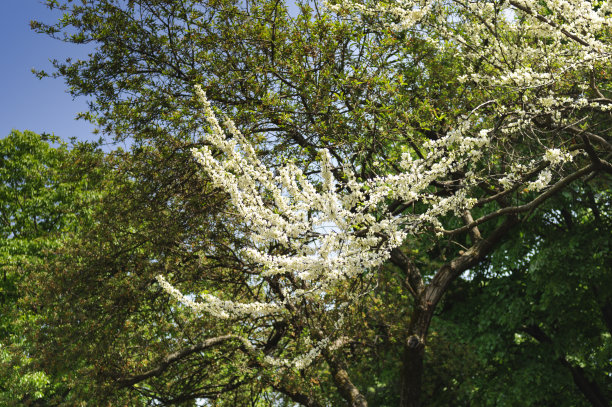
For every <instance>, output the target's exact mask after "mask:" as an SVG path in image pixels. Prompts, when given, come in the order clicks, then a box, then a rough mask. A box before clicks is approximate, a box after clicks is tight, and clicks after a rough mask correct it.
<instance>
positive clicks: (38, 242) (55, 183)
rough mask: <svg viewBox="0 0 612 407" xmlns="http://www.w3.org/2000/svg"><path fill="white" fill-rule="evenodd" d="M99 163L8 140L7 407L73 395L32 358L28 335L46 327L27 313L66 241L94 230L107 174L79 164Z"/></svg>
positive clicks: (53, 141)
mask: <svg viewBox="0 0 612 407" xmlns="http://www.w3.org/2000/svg"><path fill="white" fill-rule="evenodd" d="M87 156H89V157H91V159H94V158H96V157H99V154H98V153H97V152H96V151H95V150H92V149H90V148H89V147H86V146H75V148H74V149H73V150H69V149H68V148H67V146H66V145H65V144H64V143H62V142H61V140H59V138H57V137H55V136H49V135H43V136H39V135H37V134H35V133H32V132H30V131H25V132H19V131H16V130H14V131H12V132H11V134H9V135H8V137H5V138H3V139H1V140H0V214H1V215H0V216H1V219H0V221H1V223H0V270H1V271H2V280H1V281H0V306H1V307H2V308H1V312H0V338H2V340H1V342H0V361H1V363H0V403H2V404H4V405H21V403H25V404H27V403H31V402H33V401H34V400H38V401H37V402H42V401H44V400H47V401H49V400H50V399H52V398H53V397H54V396H55V395H56V394H60V393H62V392H63V391H64V390H65V387H64V386H63V384H62V382H61V380H59V379H58V378H57V377H52V376H49V375H48V374H47V373H46V372H45V371H44V370H41V369H40V367H39V366H37V364H36V362H37V361H35V360H34V358H33V357H32V351H31V342H30V341H28V340H27V338H26V336H25V332H26V331H27V330H28V329H29V328H30V327H35V326H36V324H37V323H38V322H39V319H38V315H37V312H36V309H32V308H30V307H27V306H24V304H23V303H22V302H21V301H22V300H24V299H25V297H24V294H25V292H26V291H27V290H30V289H34V288H35V287H31V286H29V285H30V284H31V282H32V281H31V280H30V278H31V273H32V272H33V271H34V272H35V271H36V270H37V269H38V268H39V267H41V266H42V265H43V264H44V262H45V259H46V258H47V256H48V254H49V253H52V252H53V251H55V250H58V249H59V248H60V247H61V245H62V244H63V242H64V241H65V235H66V234H69V233H73V232H75V231H76V230H77V229H79V228H81V227H83V226H84V225H85V224H86V223H87V217H88V213H89V212H90V208H89V207H88V205H89V204H90V203H91V201H92V200H93V199H95V198H96V197H97V196H98V192H97V191H96V190H94V189H93V188H94V185H95V184H96V183H98V181H99V174H96V173H95V172H89V173H88V174H87V175H85V172H84V170H85V169H84V168H82V164H79V162H78V161H80V160H85V159H87V158H86V157H87Z"/></svg>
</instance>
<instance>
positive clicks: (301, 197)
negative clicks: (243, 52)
mask: <svg viewBox="0 0 612 407" xmlns="http://www.w3.org/2000/svg"><path fill="white" fill-rule="evenodd" d="M331 7H332V8H333V9H335V10H337V11H338V12H340V13H344V12H353V11H355V12H357V13H360V14H361V16H362V17H363V23H364V24H382V25H383V26H385V27H388V28H389V29H392V30H401V31H405V30H415V31H419V32H420V33H421V35H423V36H424V37H425V38H426V39H427V40H428V41H432V42H434V43H437V44H438V46H440V47H455V49H456V50H457V58H459V59H460V60H461V61H462V63H463V64H464V65H465V66H469V67H470V68H469V69H468V71H467V73H466V74H465V75H463V76H462V77H459V78H457V81H458V83H463V82H471V83H474V84H476V85H477V87H478V88H479V89H481V92H482V93H483V94H485V95H487V97H488V100H485V101H483V103H481V104H480V105H479V106H477V107H475V108H474V109H472V110H471V111H466V112H463V113H462V114H459V115H456V117H454V118H453V121H452V123H453V126H452V128H450V129H449V130H448V132H446V134H444V135H443V136H442V137H439V138H436V139H434V140H430V141H427V142H425V143H423V144H422V145H420V146H417V147H415V146H412V145H405V146H400V147H399V148H401V149H402V155H401V159H400V160H399V162H398V163H397V166H396V168H394V170H391V171H389V170H385V169H381V171H380V173H377V174H374V175H373V176H371V177H369V178H367V179H364V178H362V177H360V173H359V168H355V167H354V166H353V165H351V161H350V157H348V156H344V155H342V153H339V152H338V151H336V153H335V154H334V155H333V156H332V155H331V154H330V153H329V151H327V150H325V149H323V150H321V151H320V153H319V154H320V155H319V157H320V158H319V161H318V163H317V165H316V168H315V169H314V170H312V171H306V170H305V169H302V168H299V166H298V165H296V164H295V163H292V162H291V161H290V160H288V161H286V162H284V163H282V164H279V165H278V166H277V167H276V168H275V169H274V170H272V169H270V168H268V167H267V166H266V165H265V164H263V163H262V161H260V160H259V159H258V157H257V151H256V150H255V149H254V148H253V146H252V144H251V143H250V142H249V141H248V140H246V139H245V138H244V137H243V136H242V135H241V133H240V131H239V130H238V129H237V128H236V127H235V125H234V124H233V122H232V121H231V120H229V119H228V120H225V121H224V125H223V126H221V125H220V124H219V122H218V121H217V118H216V114H215V113H214V111H213V110H212V109H211V107H210V104H209V103H208V101H207V99H206V96H205V94H204V93H203V92H202V91H201V90H198V95H199V98H200V100H201V101H202V103H203V105H204V110H205V115H206V117H207V120H208V131H207V133H208V134H207V137H206V139H205V140H206V142H207V143H209V144H210V145H209V146H204V147H202V148H196V149H194V150H193V155H194V157H195V159H196V160H197V161H198V162H199V163H200V165H201V166H202V167H203V170H204V172H205V173H206V174H207V175H208V176H209V177H210V178H211V180H212V182H213V184H214V185H216V186H217V187H218V188H220V189H221V190H223V191H225V192H226V193H227V194H228V195H229V197H230V199H231V202H232V208H233V210H234V211H235V212H236V213H237V214H238V215H239V216H240V217H241V218H242V219H243V222H244V225H245V228H246V233H247V241H248V244H246V245H245V246H244V247H240V248H238V250H239V253H240V254H239V256H240V258H241V259H243V261H244V264H245V270H244V271H243V272H245V273H249V275H250V278H249V285H250V286H252V290H253V294H252V298H251V301H248V302H245V301H240V302H239V301H232V300H231V299H228V298H227V297H226V295H225V294H224V293H223V292H220V293H216V295H215V294H214V293H213V294H211V293H204V294H201V295H199V299H198V300H197V301H194V300H193V298H192V297H190V296H185V295H184V294H182V293H181V292H179V291H178V290H176V289H175V288H174V287H173V286H172V285H171V284H170V283H168V282H167V281H166V279H165V278H164V277H162V276H160V277H159V282H160V284H161V285H162V286H163V287H164V288H165V289H166V290H167V291H168V292H169V293H171V294H172V295H173V296H175V297H176V298H177V299H178V300H179V301H180V302H182V303H183V304H185V305H188V306H189V307H191V308H192V309H193V310H194V311H195V312H197V313H202V314H208V315H210V316H212V317H215V318H222V319H230V320H241V319H250V320H264V319H266V318H270V319H272V320H275V321H278V320H282V321H286V323H287V324H290V325H293V326H298V327H304V326H308V327H309V329H308V334H307V335H306V336H305V337H301V338H300V339H299V341H303V344H302V346H301V348H302V349H301V350H300V351H299V352H292V351H293V349H292V346H294V345H292V344H291V342H286V343H283V342H281V344H280V346H278V347H277V349H274V350H271V351H268V352H264V353H263V355H262V358H263V359H262V362H261V363H263V364H269V365H271V366H278V367H279V368H281V369H282V368H287V369H290V368H297V369H303V368H305V367H306V366H308V365H309V364H310V363H312V361H313V360H315V359H317V358H324V359H325V360H326V362H327V363H328V365H329V366H330V369H331V370H332V373H333V377H334V381H335V383H336V386H337V387H338V389H339V391H340V393H341V394H342V395H343V397H344V398H345V399H346V400H347V402H348V403H349V404H350V405H359V406H365V405H367V401H366V398H365V397H364V395H363V394H362V393H361V392H360V391H359V389H357V388H356V387H355V386H354V384H353V383H352V382H351V380H350V377H349V375H348V373H347V372H346V370H345V369H344V368H343V363H342V360H341V358H340V357H339V356H338V355H342V351H341V349H342V348H343V347H344V346H346V345H347V344H349V343H350V341H351V338H350V337H346V336H345V335H344V332H345V330H344V329H343V316H344V315H345V313H346V312H347V311H346V310H347V309H350V308H351V306H353V305H354V304H356V303H359V302H360V301H367V300H368V293H369V290H371V287H372V285H373V283H374V281H375V278H376V275H377V270H379V269H380V268H381V267H382V266H383V264H384V263H385V262H387V261H391V262H393V263H394V264H395V265H397V266H399V267H401V268H402V269H403V270H404V272H405V275H406V280H405V289H406V290H407V292H408V293H410V296H411V297H412V300H413V302H414V304H413V308H412V312H411V315H410V322H409V324H408V326H407V327H406V329H407V330H408V335H407V338H406V341H405V344H404V348H405V349H404V352H405V355H404V357H403V361H402V364H403V367H402V369H403V372H402V373H403V379H402V386H401V392H402V396H401V401H400V404H401V405H418V403H419V401H418V399H419V390H420V389H419V387H420V381H421V375H422V361H423V352H424V347H425V345H426V339H427V334H428V328H429V325H430V323H431V319H432V316H433V312H434V310H435V308H436V306H437V304H438V303H439V301H440V300H441V298H442V296H443V294H444V293H445V291H446V290H447V289H448V287H449V285H450V284H451V283H452V281H453V280H454V279H456V278H457V277H458V276H460V275H461V274H462V273H463V272H464V271H466V270H467V269H469V268H470V267H473V266H475V265H476V264H477V263H478V262H479V261H481V260H482V259H483V258H485V256H487V255H488V254H489V253H490V252H491V251H492V250H493V248H494V246H495V245H496V244H498V243H499V242H501V241H503V239H504V238H505V237H506V236H508V233H509V231H510V230H511V229H512V227H515V226H517V225H518V224H520V222H521V220H522V219H523V217H524V214H527V213H529V212H531V211H533V210H535V209H536V208H537V207H538V206H539V205H541V204H542V203H543V202H545V201H546V200H547V199H548V198H550V197H551V196H554V195H555V194H557V193H559V192H560V191H562V190H563V189H564V188H566V187H567V186H568V185H569V184H571V183H572V182H575V181H578V180H580V179H583V178H585V177H593V176H604V177H605V176H608V175H607V174H609V173H610V172H611V169H612V167H611V166H610V164H609V163H608V161H607V156H608V155H609V152H610V147H611V146H610V144H609V143H608V136H607V133H606V131H607V130H606V123H607V122H608V120H609V118H608V117H609V111H610V108H611V105H610V101H611V100H610V99H608V98H607V97H606V96H605V93H607V87H608V83H606V81H605V70H606V69H607V67H608V60H609V56H610V54H609V45H608V43H607V41H606V40H607V35H608V24H609V17H608V13H609V11H608V7H609V6H608V4H607V3H602V4H600V5H593V4H591V3H582V2H573V3H569V2H559V3H551V4H548V3H547V4H546V5H542V4H539V3H537V4H529V3H524V2H520V3H519V2H509V3H507V4H505V3H499V4H498V3H487V4H470V3H461V2H457V3H452V4H451V5H448V4H445V3H444V4H441V3H436V2H430V3H414V4H413V3H411V2H405V3H400V4H374V5H360V4H355V3H350V4H341V5H334V6H331ZM381 14H382V15H383V16H385V17H386V18H388V20H385V19H383V21H374V22H372V21H371V20H372V17H373V16H376V15H381ZM600 82H601V83H600ZM600 174H602V175H600ZM428 231H430V232H433V233H435V234H436V235H437V236H438V237H439V238H440V239H444V238H447V239H453V238H454V237H456V236H459V235H461V234H464V233H465V234H468V235H469V239H468V240H466V242H467V245H465V248H464V250H462V251H460V252H458V255H457V256H456V257H455V258H453V259H450V260H448V261H447V262H445V263H444V264H442V265H441V266H440V267H439V268H438V269H437V270H435V271H434V272H433V273H431V274H429V275H428V276H427V278H423V274H422V272H421V271H420V270H419V269H418V268H417V267H416V266H415V264H414V262H413V261H412V260H411V258H410V256H409V255H408V254H407V251H408V250H409V247H405V245H404V243H405V242H406V241H407V240H409V238H410V237H415V236H419V235H422V234H425V233H427V232H428ZM310 309H318V310H324V312H325V313H326V314H327V315H329V317H330V318H331V321H329V323H328V324H318V323H317V321H308V315H309V314H310V313H311V312H310V311H309V310H310ZM332 316H333V317H332ZM234 339H235V340H236V341H238V342H239V343H240V344H241V346H243V347H244V349H245V352H247V353H249V352H255V353H256V352H257V351H258V350H257V347H256V346H254V345H253V344H252V343H251V342H250V341H249V337H248V336H240V335H238V336H236V337H235V338H234ZM304 346H305V349H304Z"/></svg>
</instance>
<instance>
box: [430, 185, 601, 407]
mask: <svg viewBox="0 0 612 407" xmlns="http://www.w3.org/2000/svg"><path fill="white" fill-rule="evenodd" d="M611 209H612V208H611V207H610V189H609V184H601V183H594V184H593V185H584V186H580V187H576V188H574V189H573V190H570V191H568V192H567V193H564V194H563V195H562V196H559V197H558V198H557V199H555V200H554V201H553V202H551V203H550V204H549V205H547V206H546V207H545V208H543V210H541V211H539V212H538V213H537V214H535V215H534V216H533V217H532V218H531V219H530V221H529V223H528V224H527V225H525V226H526V227H525V228H524V229H523V230H522V231H521V232H520V233H517V234H516V235H515V236H514V238H513V239H510V240H509V241H508V242H506V243H505V244H504V246H503V247H502V248H500V250H498V251H497V252H496V253H495V255H494V256H493V257H492V258H491V261H490V262H488V263H486V264H484V265H482V266H481V267H480V268H479V271H477V272H475V273H474V274H472V276H471V277H472V279H471V280H468V281H464V282H463V283H462V287H463V288H457V289H456V290H454V291H453V292H451V293H450V294H449V297H447V299H446V305H445V309H444V312H443V314H442V316H441V319H440V320H439V321H437V322H436V323H435V325H436V326H440V327H441V328H442V329H446V330H448V329H449V328H452V330H453V331H454V332H453V333H452V335H451V336H450V337H451V338H454V340H455V341H457V343H459V344H460V345H459V346H461V347H465V348H466V349H470V353H471V354H472V358H475V359H476V361H477V364H476V368H475V369H474V370H473V371H472V373H471V375H470V376H469V379H468V381H469V382H471V383H472V386H473V387H471V388H467V389H464V391H466V395H465V396H464V398H465V399H466V400H469V403H472V404H474V405H483V406H489V405H490V406H505V405H507V406H513V405H517V404H520V405H524V406H540V405H559V406H583V405H584V406H586V405H590V404H589V402H588V397H589V396H591V395H593V394H600V395H601V396H600V397H601V398H600V399H599V400H606V399H609V398H610V396H611V394H612V381H611V380H610V377H611V372H612V365H611V364H610V360H612V359H611V357H612V337H611V329H610V328H612V324H610V322H612V320H611V319H610V316H611V315H612V314H610V310H611V308H610V304H611V302H610V301H611V300H612V290H611V287H612V268H611V267H610V265H611V261H612V258H611V257H610V254H611V251H610V248H611V246H610V238H609V237H610V235H611V233H612V211H611ZM582 379H584V381H585V383H586V384H584V383H581V382H580V381H581V380H582ZM593 405H598V404H593Z"/></svg>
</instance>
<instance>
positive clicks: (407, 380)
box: [400, 304, 434, 407]
mask: <svg viewBox="0 0 612 407" xmlns="http://www.w3.org/2000/svg"><path fill="white" fill-rule="evenodd" d="M433 310H434V306H433V304H429V305H426V304H420V305H419V304H417V305H416V306H415V310H414V312H413V314H412V320H411V322H410V328H409V336H408V339H407V340H406V343H404V355H403V359H402V369H403V370H402V382H401V385H402V388H401V396H400V407H420V405H421V386H422V383H423V358H424V357H425V341H426V339H427V331H428V330H429V324H430V323H431V317H432V316H433Z"/></svg>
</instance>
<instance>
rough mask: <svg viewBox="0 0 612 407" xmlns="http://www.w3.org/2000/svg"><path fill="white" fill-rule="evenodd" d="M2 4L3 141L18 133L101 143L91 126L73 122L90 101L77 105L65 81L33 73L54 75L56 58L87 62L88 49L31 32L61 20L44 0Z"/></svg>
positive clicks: (3, 1)
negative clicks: (34, 24)
mask: <svg viewBox="0 0 612 407" xmlns="http://www.w3.org/2000/svg"><path fill="white" fill-rule="evenodd" d="M0 4H1V5H0V51H1V55H2V58H1V59H0V92H1V95H2V96H1V97H0V137H5V136H7V135H8V134H9V132H10V131H11V129H17V130H32V131H35V132H37V133H41V132H47V133H55V134H56V135H58V136H60V137H61V138H63V139H68V138H70V137H77V138H78V139H81V140H93V139H97V138H98V136H95V135H93V134H92V131H93V129H94V127H93V126H92V125H91V124H89V123H87V122H84V121H82V120H79V121H76V120H74V118H75V116H76V114H77V113H78V112H81V111H84V110H86V109H87V105H86V100H85V99H83V98H78V99H75V100H73V99H72V96H70V95H69V94H68V93H67V92H66V90H67V87H66V85H65V84H64V82H63V81H62V80H61V79H53V78H45V79H42V80H39V79H37V78H36V77H35V76H34V74H32V72H31V70H32V68H36V69H47V70H51V69H50V68H51V63H50V62H49V60H50V59H53V58H57V59H60V60H61V59H65V58H66V57H73V58H78V57H79V56H80V57H84V56H86V55H87V48H85V47H82V46H76V45H72V44H65V43H62V42H60V41H57V40H53V39H51V38H48V37H46V36H44V35H41V34H36V33H35V32H33V31H32V30H30V21H31V20H40V21H44V22H49V23H50V22H53V21H55V20H56V19H57V17H58V16H59V14H58V13H57V12H52V11H50V10H49V9H48V8H47V7H46V6H44V5H43V4H42V0H0Z"/></svg>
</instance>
